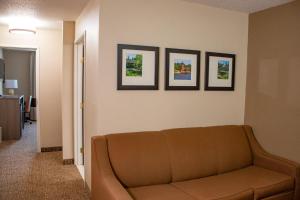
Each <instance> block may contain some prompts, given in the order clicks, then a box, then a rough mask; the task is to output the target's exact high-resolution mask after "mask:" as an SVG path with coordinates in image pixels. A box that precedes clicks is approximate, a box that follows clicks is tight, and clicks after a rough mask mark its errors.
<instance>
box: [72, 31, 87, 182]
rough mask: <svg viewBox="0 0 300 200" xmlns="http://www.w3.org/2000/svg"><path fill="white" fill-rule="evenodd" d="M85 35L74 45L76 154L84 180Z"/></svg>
mask: <svg viewBox="0 0 300 200" xmlns="http://www.w3.org/2000/svg"><path fill="white" fill-rule="evenodd" d="M84 102H85V33H84V34H83V35H82V36H81V37H80V38H79V39H78V40H77V41H76V42H75V45H74V133H75V137H74V139H75V140H74V143H75V145H74V148H75V149H74V152H75V159H74V161H75V165H76V166H77V168H78V170H79V172H80V174H81V176H82V178H83V179H84V124H85V123H84Z"/></svg>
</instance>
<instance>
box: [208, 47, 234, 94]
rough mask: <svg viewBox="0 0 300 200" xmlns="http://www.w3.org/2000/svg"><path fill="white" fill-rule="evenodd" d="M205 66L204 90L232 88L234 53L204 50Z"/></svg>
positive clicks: (231, 89) (230, 89)
mask: <svg viewBox="0 0 300 200" xmlns="http://www.w3.org/2000/svg"><path fill="white" fill-rule="evenodd" d="M205 68H206V69H205V90H215V91H233V90H234V77H235V55H234V54H225V53H214V52H206V67H205Z"/></svg>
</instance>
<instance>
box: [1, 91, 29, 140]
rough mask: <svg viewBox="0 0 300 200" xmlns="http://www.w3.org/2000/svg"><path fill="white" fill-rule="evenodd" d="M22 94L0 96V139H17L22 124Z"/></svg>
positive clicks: (19, 135)
mask: <svg viewBox="0 0 300 200" xmlns="http://www.w3.org/2000/svg"><path fill="white" fill-rule="evenodd" d="M23 110H24V96H1V97H0V127H2V140H18V139H20V138H21V136H22V130H23V125H24V114H23Z"/></svg>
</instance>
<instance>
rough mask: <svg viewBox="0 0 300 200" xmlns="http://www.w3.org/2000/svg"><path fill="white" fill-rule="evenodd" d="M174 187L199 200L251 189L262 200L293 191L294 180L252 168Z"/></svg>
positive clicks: (175, 184) (182, 183) (262, 169)
mask: <svg viewBox="0 0 300 200" xmlns="http://www.w3.org/2000/svg"><path fill="white" fill-rule="evenodd" d="M172 185H174V186H176V187H177V188H178V189H180V190H182V191H184V192H186V193H188V194H190V195H191V196H193V197H196V198H197V199H199V200H203V199H205V200H209V199H219V198H223V197H226V196H230V195H235V194H237V193H239V192H243V191H247V190H249V189H251V190H253V191H254V199H261V198H265V197H269V196H272V195H274V194H278V193H281V192H286V191H290V190H293V187H294V180H293V178H292V177H289V176H287V175H284V174H281V173H277V172H274V171H270V170H267V169H264V168H260V167H256V166H250V167H247V168H244V169H240V170H236V171H233V172H228V173H225V174H220V175H216V176H210V177H206V178H201V179H195V180H190V181H184V182H174V183H172Z"/></svg>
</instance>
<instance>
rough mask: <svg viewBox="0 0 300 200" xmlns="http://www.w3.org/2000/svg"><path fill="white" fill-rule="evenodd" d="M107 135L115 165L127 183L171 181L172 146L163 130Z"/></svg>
mask: <svg viewBox="0 0 300 200" xmlns="http://www.w3.org/2000/svg"><path fill="white" fill-rule="evenodd" d="M106 138H107V145H108V153H109V157H110V162H111V165H112V168H113V170H114V173H115V174H116V176H117V177H118V179H119V180H120V181H121V183H122V184H123V185H125V186H126V187H136V186H145V185H154V184H165V183H170V181H171V169H170V161H169V155H168V149H167V146H166V141H165V137H164V136H163V135H162V134H161V132H140V133H127V134H114V135H107V136H106Z"/></svg>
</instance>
